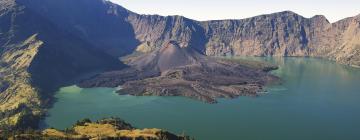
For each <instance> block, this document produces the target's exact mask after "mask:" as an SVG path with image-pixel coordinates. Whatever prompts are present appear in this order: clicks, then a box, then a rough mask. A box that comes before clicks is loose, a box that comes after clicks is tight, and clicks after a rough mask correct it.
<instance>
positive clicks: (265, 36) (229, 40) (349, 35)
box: [127, 11, 360, 66]
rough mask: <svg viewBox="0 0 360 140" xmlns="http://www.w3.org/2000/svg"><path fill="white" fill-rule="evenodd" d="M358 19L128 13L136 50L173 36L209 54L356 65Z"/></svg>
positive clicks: (146, 49) (145, 49)
mask: <svg viewBox="0 0 360 140" xmlns="http://www.w3.org/2000/svg"><path fill="white" fill-rule="evenodd" d="M358 17H359V16H357V17H353V18H347V19H344V20H341V21H338V22H336V23H333V24H331V23H329V21H328V20H327V19H326V18H325V17H324V16H321V15H317V16H314V17H312V18H304V17H302V16H300V15H298V14H296V13H293V12H291V11H284V12H279V13H273V14H268V15H260V16H256V17H252V18H247V19H241V20H216V21H203V22H199V21H194V20H191V19H187V18H185V17H181V16H168V17H162V16H157V15H153V16H152V15H138V14H135V13H130V14H129V17H128V18H127V20H128V21H129V23H131V24H132V26H133V28H134V31H135V34H136V38H137V39H138V40H139V41H140V42H142V44H141V45H140V46H138V49H137V51H140V52H149V50H154V48H157V47H159V46H162V45H163V43H164V42H166V41H170V40H175V41H177V42H179V44H180V46H182V47H193V48H196V49H197V50H199V51H200V52H203V53H205V54H206V55H210V56H223V55H232V56H314V57H325V58H328V59H331V60H335V61H337V62H339V63H342V64H348V65H353V66H356V65H358V63H359V62H358V56H359V55H358V48H359V47H358V45H357V44H358V43H357V42H358V40H359V39H358V38H359V35H358V30H359V29H360V28H359V26H358Z"/></svg>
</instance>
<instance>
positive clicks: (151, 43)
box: [127, 13, 207, 52]
mask: <svg viewBox="0 0 360 140" xmlns="http://www.w3.org/2000/svg"><path fill="white" fill-rule="evenodd" d="M127 20H128V21H129V23H131V25H132V26H133V28H134V31H135V35H136V38H137V39H138V40H139V41H141V42H142V45H140V47H144V45H145V46H147V47H150V48H151V50H154V49H155V48H157V47H160V46H163V45H164V43H166V42H169V41H176V42H178V43H179V45H180V47H192V48H195V49H197V50H198V51H200V52H205V43H206V42H207V38H206V36H205V30H204V28H203V27H202V26H201V23H200V22H197V21H194V20H191V19H188V18H185V17H182V16H167V17H163V16H158V15H138V14H135V13H131V14H130V15H129V17H128V19H127ZM140 51H142V50H141V49H140Z"/></svg>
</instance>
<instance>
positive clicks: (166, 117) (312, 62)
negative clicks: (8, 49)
mask: <svg viewBox="0 0 360 140" xmlns="http://www.w3.org/2000/svg"><path fill="white" fill-rule="evenodd" d="M251 59H257V60H260V61H267V62H270V63H274V64H277V65H279V66H280V68H279V69H278V70H276V71H273V74H275V75H277V76H279V77H281V78H282V79H283V81H284V82H283V84H281V85H276V86H270V87H267V89H268V91H269V92H268V94H265V95H263V96H260V97H256V98H255V97H239V98H237V99H231V100H228V99H220V102H219V103H218V104H206V103H203V102H200V101H196V100H191V99H188V98H183V97H134V96H127V95H125V96H120V95H117V94H116V93H115V92H114V90H115V89H111V88H91V89H80V88H78V87H76V86H71V87H64V88H61V89H60V90H59V91H58V92H57V94H56V98H57V99H58V101H57V102H56V103H55V104H54V106H53V108H51V109H50V110H49V116H48V117H47V118H46V119H45V120H44V123H46V125H47V126H48V127H55V128H59V129H64V128H66V127H70V126H71V125H72V124H73V123H75V122H76V120H79V119H83V118H90V119H93V120H95V119H101V118H104V117H111V116H116V117H120V118H122V119H124V120H126V121H127V122H129V123H131V124H133V125H134V126H135V127H138V128H162V129H166V130H169V131H171V132H175V133H178V134H182V133H185V134H186V135H190V136H193V137H195V138H196V139H197V140H359V139H360V69H358V68H350V67H347V66H343V65H339V64H336V63H334V62H330V61H326V60H321V59H313V58H251Z"/></svg>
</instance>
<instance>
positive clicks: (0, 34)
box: [0, 0, 360, 127]
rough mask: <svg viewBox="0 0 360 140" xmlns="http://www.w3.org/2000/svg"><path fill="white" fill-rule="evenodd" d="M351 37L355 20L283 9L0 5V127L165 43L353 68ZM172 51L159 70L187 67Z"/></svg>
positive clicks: (42, 2) (64, 0)
mask: <svg viewBox="0 0 360 140" xmlns="http://www.w3.org/2000/svg"><path fill="white" fill-rule="evenodd" d="M359 34H360V16H359V15H358V16H354V17H350V18H346V19H343V20H341V21H338V22H336V23H329V22H328V20H327V19H326V18H325V17H324V16H320V15H319V16H314V17H312V18H304V17H302V16H300V15H298V14H296V13H293V12H291V11H284V12H279V13H273V14H268V15H260V16H256V17H252V18H247V19H240V20H215V21H203V22H201V21H195V20H191V19H188V18H186V17H182V16H167V17H164V16H158V15H140V14H136V13H134V12H131V11H129V10H127V9H125V8H123V7H121V6H119V5H116V4H113V3H111V2H108V1H104V0H2V1H0V77H1V81H0V91H1V94H0V110H1V114H0V119H1V121H0V122H1V124H2V125H3V126H8V125H11V126H13V125H15V126H19V127H21V126H31V125H33V126H34V124H35V125H36V124H37V121H38V120H39V117H40V116H42V115H44V112H45V111H44V109H45V108H46V106H47V105H49V104H50V103H49V102H50V101H49V98H50V99H51V97H52V95H51V94H50V93H52V92H53V91H54V90H57V88H59V87H60V86H62V85H67V84H71V83H74V78H76V77H79V76H81V75H83V74H88V73H92V72H102V71H108V70H112V71H115V70H119V69H121V68H124V67H127V66H125V65H124V64H122V62H120V61H119V57H122V56H126V55H128V54H136V53H139V54H141V55H142V56H143V55H148V54H151V53H153V52H154V51H158V50H160V49H162V48H164V47H166V46H168V45H169V42H175V44H176V47H175V48H176V49H172V50H178V49H186V48H189V49H191V50H193V51H195V52H196V54H197V55H201V56H204V55H208V56H224V55H231V56H245V55H246V56H312V57H321V58H326V59H330V60H334V61H336V62H339V63H342V64H346V65H351V66H360V35H359ZM179 52H181V51H176V55H171V56H176V57H177V58H172V57H167V55H161V57H164V59H169V61H168V62H164V61H165V60H164V59H161V60H159V61H160V62H159V61H157V62H158V63H157V64H159V68H160V72H163V70H164V71H165V70H168V69H169V68H170V67H172V66H173V65H175V66H183V65H185V64H186V65H188V64H193V63H177V62H179V61H176V63H175V62H173V61H171V60H172V59H180V58H182V59H186V60H189V61H191V60H192V59H190V58H192V56H193V55H191V57H188V56H186V57H185V56H184V57H183V55H188V54H190V53H189V52H186V53H184V54H182V53H180V55H178V54H179ZM166 54H167V53H166ZM178 56H181V57H178ZM151 60H157V59H151ZM134 62H142V61H134ZM130 64H131V63H130ZM133 64H136V63H133ZM146 66H147V65H146ZM232 68H234V67H231V69H232ZM239 69H241V70H243V66H241V67H240V68H239ZM251 70H253V71H254V70H256V69H251ZM257 70H259V69H257ZM257 72H258V71H257ZM259 73H260V72H259ZM157 74H159V73H157ZM260 74H261V75H263V74H264V73H260ZM239 75H240V74H239ZM241 75H242V74H241ZM248 76H249V75H246V77H248ZM264 77H267V76H264ZM113 80H114V79H113ZM205 80H206V79H205ZM251 80H252V79H251ZM33 122H35V123H33Z"/></svg>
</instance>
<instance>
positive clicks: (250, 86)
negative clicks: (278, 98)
mask: <svg viewBox="0 0 360 140" xmlns="http://www.w3.org/2000/svg"><path fill="white" fill-rule="evenodd" d="M128 65H129V66H130V67H129V68H127V69H124V70H121V71H117V72H106V73H103V74H100V75H98V76H95V77H93V78H90V79H89V80H85V81H82V82H81V83H80V86H81V87H93V86H109V85H112V86H114V87H116V86H119V85H122V86H121V88H122V89H121V90H119V91H118V92H119V93H120V94H130V95H136V96H143V95H156V96H186V97H190V98H193V99H197V100H201V101H204V102H208V103H216V98H235V97H238V96H257V95H258V93H259V92H260V91H262V87H263V86H264V85H265V84H268V83H270V82H275V81H277V80H278V79H277V78H276V77H274V76H271V75H269V74H267V73H266V71H264V69H267V68H253V67H248V66H246V65H242V64H241V63H237V62H234V61H228V60H225V59H216V58H211V57H207V56H205V55H202V54H200V53H199V52H198V51H197V50H194V49H192V48H189V47H185V48H181V46H180V45H178V44H177V43H176V42H175V41H170V42H167V43H164V46H163V47H161V48H159V49H157V50H155V51H153V52H152V53H148V54H143V55H140V56H137V58H134V59H132V60H131V61H130V62H129V63H128ZM114 79H121V80H114ZM99 81H101V82H99Z"/></svg>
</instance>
